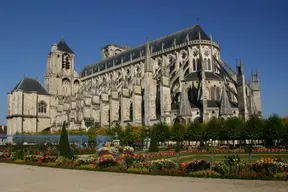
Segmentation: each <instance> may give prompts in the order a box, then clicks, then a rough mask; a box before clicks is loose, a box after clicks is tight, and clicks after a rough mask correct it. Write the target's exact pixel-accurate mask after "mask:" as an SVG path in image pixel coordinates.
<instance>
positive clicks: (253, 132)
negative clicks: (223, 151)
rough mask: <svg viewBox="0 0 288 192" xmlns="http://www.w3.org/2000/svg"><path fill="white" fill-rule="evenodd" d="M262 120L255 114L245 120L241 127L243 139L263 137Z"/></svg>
mask: <svg viewBox="0 0 288 192" xmlns="http://www.w3.org/2000/svg"><path fill="white" fill-rule="evenodd" d="M263 130H264V121H263V120H262V119H260V118H259V117H258V116H257V115H253V116H251V117H250V119H249V120H248V121H247V122H246V124H245V127H244V129H243V133H242V136H243V139H251V140H252V141H253V140H257V139H262V138H263Z"/></svg>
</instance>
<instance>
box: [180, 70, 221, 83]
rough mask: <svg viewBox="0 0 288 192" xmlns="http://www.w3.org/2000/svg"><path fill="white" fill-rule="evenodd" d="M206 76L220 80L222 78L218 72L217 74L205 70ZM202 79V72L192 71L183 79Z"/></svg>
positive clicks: (209, 78) (207, 78) (208, 78)
mask: <svg viewBox="0 0 288 192" xmlns="http://www.w3.org/2000/svg"><path fill="white" fill-rule="evenodd" d="M205 77H206V80H219V79H221V78H220V77H219V75H218V74H215V73H213V72H205ZM199 79H201V72H200V71H199V72H192V73H190V74H189V75H187V76H186V77H185V78H184V80H183V81H197V80H199Z"/></svg>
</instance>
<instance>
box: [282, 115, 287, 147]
mask: <svg viewBox="0 0 288 192" xmlns="http://www.w3.org/2000/svg"><path fill="white" fill-rule="evenodd" d="M282 121H283V124H284V126H285V129H286V134H285V136H284V139H283V141H284V143H285V144H286V145H288V116H287V117H284V118H282Z"/></svg>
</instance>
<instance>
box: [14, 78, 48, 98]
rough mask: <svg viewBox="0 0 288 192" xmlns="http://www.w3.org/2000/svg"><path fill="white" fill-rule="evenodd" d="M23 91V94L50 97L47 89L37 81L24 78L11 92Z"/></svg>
mask: <svg viewBox="0 0 288 192" xmlns="http://www.w3.org/2000/svg"><path fill="white" fill-rule="evenodd" d="M17 90H22V91H23V92H37V93H38V94H40V95H49V93H48V92H47V91H46V89H45V88H44V87H43V86H42V85H41V83H40V82H39V81H38V80H37V79H33V78H29V77H23V79H22V80H21V81H20V82H19V83H18V84H17V85H16V86H15V87H14V89H13V90H12V91H11V92H13V91H17Z"/></svg>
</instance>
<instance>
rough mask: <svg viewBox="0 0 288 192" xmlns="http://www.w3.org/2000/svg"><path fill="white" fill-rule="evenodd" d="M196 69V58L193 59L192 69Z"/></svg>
mask: <svg viewBox="0 0 288 192" xmlns="http://www.w3.org/2000/svg"><path fill="white" fill-rule="evenodd" d="M196 70H197V69H196V60H195V59H193V71H196Z"/></svg>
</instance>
